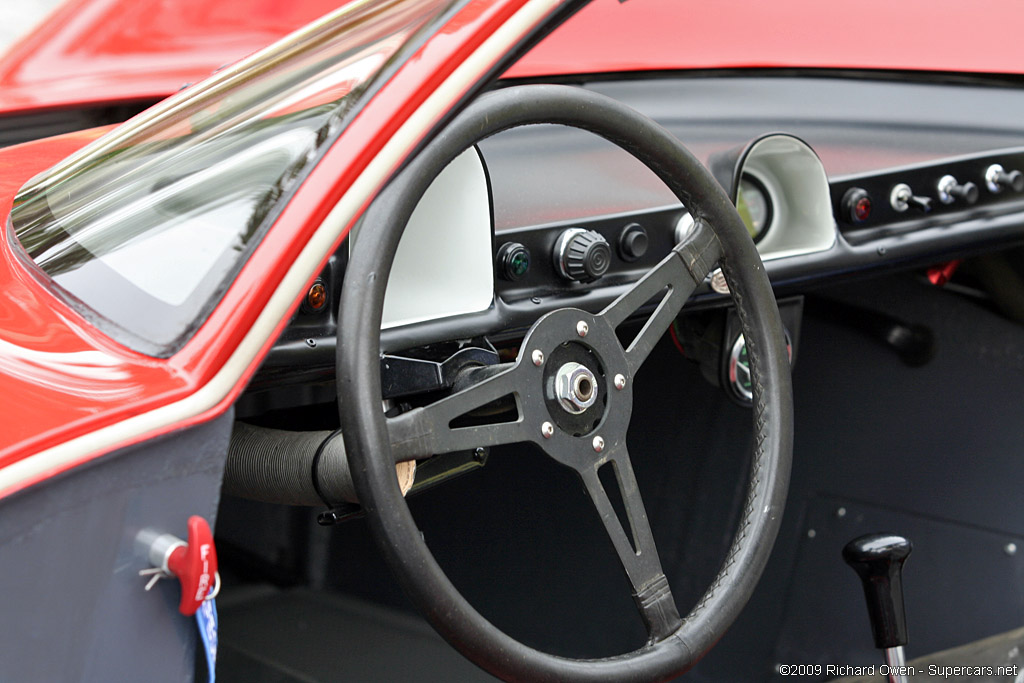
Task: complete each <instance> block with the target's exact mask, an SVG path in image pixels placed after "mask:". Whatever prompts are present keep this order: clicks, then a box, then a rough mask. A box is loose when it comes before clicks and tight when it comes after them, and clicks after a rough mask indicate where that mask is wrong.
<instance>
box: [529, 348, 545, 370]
mask: <svg viewBox="0 0 1024 683" xmlns="http://www.w3.org/2000/svg"><path fill="white" fill-rule="evenodd" d="M530 359H531V360H533V364H534V365H536V366H537V367H538V368H539V367H540V366H542V365H544V352H543V351H541V350H540V349H534V350H533V353H531V354H530Z"/></svg>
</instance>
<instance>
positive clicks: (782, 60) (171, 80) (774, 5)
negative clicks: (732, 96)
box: [0, 0, 1024, 114]
mask: <svg viewBox="0 0 1024 683" xmlns="http://www.w3.org/2000/svg"><path fill="white" fill-rule="evenodd" d="M339 4H340V2H339V0H295V1H294V2H281V1H280V0H221V1H219V2H210V1H209V0H177V1H176V2H174V3H168V2H165V1H164V0H70V1H69V2H67V3H66V4H65V5H64V6H63V7H61V8H60V9H59V10H58V11H57V12H56V13H55V14H54V15H53V16H52V17H51V18H50V19H49V20H47V21H46V22H45V23H44V24H43V25H42V26H41V27H40V29H38V30H37V31H36V32H35V33H33V34H31V35H30V36H28V37H27V38H26V39H25V40H23V41H22V42H21V43H20V44H18V45H16V46H15V47H14V48H12V50H11V51H10V52H9V53H8V54H7V55H6V56H5V57H4V58H2V59H0V114H2V113H5V112H7V113H10V112H14V111H19V110H29V109H45V108H54V107H71V106H83V105H90V104H100V103H109V102H125V101H133V100H155V99H160V98H163V97H166V96H167V95H169V94H171V93H173V92H175V91H176V90H177V89H178V88H180V87H181V86H182V84H184V83H191V82H195V81H198V80H200V79H202V78H204V77H205V76H206V75H208V74H209V73H210V71H211V70H213V69H216V68H217V67H219V66H222V65H224V64H226V63H230V62H233V61H235V60H237V59H240V58H241V57H243V56H245V55H247V54H249V53H251V52H253V51H255V50H257V49H260V48H262V47H264V46H265V45H267V44H269V43H271V42H273V41H274V40H275V39H277V38H279V37H281V36H283V35H285V34H286V33H288V32H290V31H292V30H294V29H296V28H298V27H300V26H302V25H304V24H306V23H308V22H309V21H311V20H313V19H315V18H317V17H319V16H321V15H322V14H325V13H326V12H328V11H330V10H333V9H334V8H335V7H337V6H338V5H339ZM967 8H968V6H967V5H964V4H963V3H961V2H951V1H946V2H934V1H932V0H905V1H902V2H889V1H888V0H856V1H855V2H820V1H815V0H781V1H779V2H753V1H751V0H746V1H742V2H741V1H740V0H721V1H716V2H707V1H705V0H701V1H700V2H698V1H697V0H629V1H628V2H626V3H624V4H621V3H619V2H617V0H596V1H595V2H593V3H592V4H591V5H590V6H589V7H587V8H586V9H584V10H583V11H582V12H581V13H580V14H579V15H578V16H576V17H574V18H573V19H572V20H571V21H570V22H568V23H567V24H566V25H565V26H563V27H562V28H560V29H559V30H558V31H556V32H555V33H554V34H553V35H552V36H550V37H549V38H548V39H546V40H545V41H543V42H542V43H541V44H540V45H539V46H538V47H537V48H536V49H534V50H533V51H532V52H531V53H530V54H528V55H526V57H525V58H524V59H522V60H521V61H520V62H519V63H518V64H516V65H515V66H514V67H513V68H512V69H511V70H510V71H509V73H508V74H507V75H508V76H509V77H535V76H547V75H559V74H583V73H615V72H628V71H637V70H643V71H663V70H673V69H706V68H751V67H797V68H802V67H810V68H818V67H828V68H857V69H897V70H924V71H959V72H979V73H1022V72H1024V41H1021V40H1020V39H1019V35H1018V34H1019V27H1020V26H1021V25H1022V23H1024V7H1022V6H1021V5H1020V4H1018V3H1011V2H1005V1H1000V2H995V1H994V0H978V2H975V3H971V4H970V5H969V12H967V11H966V10H967Z"/></svg>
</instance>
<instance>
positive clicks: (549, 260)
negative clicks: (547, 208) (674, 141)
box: [495, 207, 686, 302]
mask: <svg viewBox="0 0 1024 683" xmlns="http://www.w3.org/2000/svg"><path fill="white" fill-rule="evenodd" d="M685 213H686V212H685V211H684V210H683V209H682V208H681V207H676V208H668V209H652V210H650V211H640V212H634V213H625V214H618V215H614V216H606V217H602V218H590V219H583V220H572V221H563V222H560V223H551V224H548V225H540V226H533V227H528V228H519V229H516V230H508V231H505V232H502V233H500V234H499V235H498V238H497V239H496V240H495V244H496V246H497V248H498V250H499V251H500V249H501V247H502V246H503V245H504V244H507V243H509V242H515V243H518V244H522V245H523V246H524V247H526V249H528V250H529V252H530V256H531V258H530V261H531V264H530V269H529V271H528V272H527V273H526V274H525V275H524V276H522V277H521V278H519V279H516V280H510V279H508V278H505V277H502V274H501V272H500V270H499V272H498V273H497V274H496V277H495V290H496V294H497V296H499V297H500V298H501V299H503V300H504V301H508V302H512V301H519V300H522V299H529V298H531V297H537V296H541V297H543V296H549V295H551V294H556V293H562V294H568V295H571V293H572V292H576V291H579V292H582V291H585V290H587V289H590V288H593V287H598V286H607V285H616V284H626V283H629V282H633V281H636V280H638V279H639V278H640V276H641V275H643V274H644V273H646V272H647V271H648V270H650V269H651V268H652V267H654V266H655V265H657V263H658V262H659V261H660V260H661V259H663V258H664V257H665V255H666V254H668V252H669V250H671V249H672V247H674V246H675V244H676V242H675V238H674V235H675V229H676V223H678V221H679V219H680V218H681V217H682V216H683V214H685ZM637 227H639V228H642V229H643V231H644V232H645V233H646V235H647V241H648V243H647V247H646V252H645V253H644V254H643V255H642V256H639V257H637V258H634V259H629V258H627V257H624V255H623V253H622V250H621V248H620V242H621V239H622V236H623V233H624V232H625V231H627V230H635V229H637ZM572 229H583V230H592V231H594V232H596V233H598V234H600V235H601V236H602V237H604V239H605V240H606V241H607V242H608V244H609V245H610V247H611V253H612V257H611V264H610V265H609V267H608V271H607V273H605V274H604V275H603V276H602V277H601V278H600V280H597V281H595V282H593V283H584V282H574V281H572V280H569V279H567V278H565V277H563V276H562V275H561V274H560V273H559V272H558V270H557V268H556V267H555V264H554V261H555V256H554V251H555V247H556V242H557V240H558V238H559V236H560V235H561V234H562V233H563V232H564V231H566V230H572Z"/></svg>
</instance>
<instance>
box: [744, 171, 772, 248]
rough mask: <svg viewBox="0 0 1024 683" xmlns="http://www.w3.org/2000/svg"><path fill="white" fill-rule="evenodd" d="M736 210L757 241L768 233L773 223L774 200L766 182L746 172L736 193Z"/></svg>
mask: <svg viewBox="0 0 1024 683" xmlns="http://www.w3.org/2000/svg"><path fill="white" fill-rule="evenodd" d="M736 210H737V211H739V213H740V218H742V219H743V222H744V223H745V224H746V226H747V231H748V232H750V236H751V237H752V238H753V240H754V241H755V242H758V241H760V240H761V238H762V237H764V236H765V235H766V234H768V228H770V227H771V223H772V202H771V199H769V197H768V190H767V189H766V188H765V186H764V183H762V182H761V181H760V180H758V179H757V178H755V177H754V176H752V175H750V174H748V173H744V174H743V177H742V178H740V187H739V191H738V192H737V193H736Z"/></svg>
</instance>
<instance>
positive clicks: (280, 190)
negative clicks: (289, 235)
mask: <svg viewBox="0 0 1024 683" xmlns="http://www.w3.org/2000/svg"><path fill="white" fill-rule="evenodd" d="M449 4H451V0H426V1H424V0H363V1H358V0H357V1H356V2H352V3H349V4H348V5H346V6H345V7H343V8H341V9H340V10H338V11H336V12H334V13H332V14H330V15H328V16H327V17H324V18H323V19H321V20H320V21H318V22H316V23H314V24H311V25H310V26H308V27H306V28H304V29H302V30H300V31H298V32H296V33H294V34H292V35H291V36H289V37H287V38H285V39H284V40H282V41H280V42H279V43H277V44H275V45H273V46H271V47H270V48H267V49H266V50H263V51H261V52H258V53H256V54H254V55H252V56H251V57H249V58H247V59H245V60H243V61H242V62H240V63H238V64H236V65H233V66H231V67H229V68H227V69H224V70H223V71H221V72H219V73H217V74H215V75H214V76H212V77H211V78H210V79H208V80H206V81H204V82H203V83H200V84H199V85H197V86H195V87H193V88H189V89H187V90H185V91H183V92H181V93H179V94H178V95H176V96H174V97H172V98H170V99H169V100H167V101H166V102H164V103H162V104H161V105H158V106H157V107H154V108H153V109H151V110H149V111H148V112H145V113H143V114H142V115H140V116H139V117H138V118H137V119H135V120H133V121H130V122H128V123H127V124H125V125H124V126H122V127H120V128H118V129H115V130H114V131H112V132H111V133H110V134H108V135H106V136H104V137H102V138H100V139H98V140H97V141H96V142H94V143H93V144H91V145H89V146H88V147H86V148H84V149H83V150H82V151H80V152H79V153H78V154H76V155H74V156H72V157H70V158H69V159H67V160H65V161H64V162H63V163H62V164H60V165H59V166H57V167H54V168H53V169H51V170H49V171H47V172H46V173H44V174H42V175H40V176H38V177H36V178H35V179H33V180H32V181H30V182H29V183H28V184H27V185H26V186H25V187H24V188H22V190H21V191H20V192H19V193H18V195H17V197H16V198H15V205H14V208H13V210H12V212H11V226H12V227H13V231H14V234H15V235H16V237H17V239H18V241H20V243H21V246H22V247H23V248H24V250H25V251H26V252H27V254H28V255H29V256H30V257H31V258H32V259H33V260H34V261H35V263H36V265H38V266H39V267H40V268H41V269H42V270H43V271H44V272H45V273H46V274H47V275H49V276H50V278H52V279H53V281H54V282H56V284H57V285H58V287H59V288H60V289H62V290H63V291H64V292H66V293H67V294H69V295H70V296H69V297H68V298H69V300H70V301H72V303H74V304H76V305H83V304H84V305H85V306H86V307H88V308H89V309H91V311H92V312H94V313H98V314H100V316H102V317H103V318H104V319H106V320H107V321H109V322H112V323H114V325H115V326H116V327H115V329H114V330H112V335H113V336H115V338H118V339H120V340H121V341H123V342H124V343H126V344H128V345H129V346H132V347H133V348H135V349H137V350H139V351H143V352H145V353H150V354H153V355H167V354H169V353H172V352H173V351H175V350H176V349H177V348H178V347H180V345H181V344H182V343H184V341H185V340H186V339H187V338H188V335H189V333H190V332H191V331H193V330H194V329H195V328H196V327H198V325H199V323H201V321H202V318H203V314H204V313H205V312H207V311H208V309H209V308H210V307H211V306H212V304H213V303H215V302H216V299H217V297H218V295H219V294H220V293H221V292H222V291H223V290H224V289H225V288H226V287H227V285H228V284H229V281H230V276H231V275H233V274H234V272H235V271H236V270H237V269H238V268H239V267H240V266H241V264H242V262H243V261H244V258H245V256H246V255H247V254H248V253H250V251H251V249H252V248H253V246H254V245H255V244H256V243H257V242H258V241H259V238H260V237H261V236H262V234H263V232H264V231H265V229H266V227H267V226H268V223H269V222H270V220H271V219H272V218H273V216H274V215H276V213H277V212H278V211H279V209H280V206H281V205H282V204H283V198H285V197H286V195H287V193H288V192H289V191H290V190H291V189H293V188H294V186H295V185H296V184H297V183H298V182H299V181H300V180H301V179H302V178H303V177H304V176H305V174H306V173H307V172H308V171H309V170H310V169H311V168H312V166H313V165H314V164H315V163H316V161H317V160H318V159H319V158H320V156H321V154H322V153H323V152H324V151H325V148H326V146H327V143H328V142H329V141H330V140H333V139H334V138H335V137H336V135H337V134H338V133H339V132H340V130H341V129H342V127H343V126H344V124H345V122H346V121H347V118H346V115H348V114H351V113H352V111H353V107H354V105H355V104H356V103H357V102H359V101H360V99H361V98H360V96H361V95H362V94H363V93H365V92H367V90H368V88H369V85H370V84H371V83H372V81H373V79H374V78H375V77H376V76H377V75H379V74H381V72H382V70H383V69H384V68H385V67H386V66H387V65H389V64H392V63H394V62H395V61H396V53H397V52H398V50H399V48H401V47H402V46H403V45H404V44H405V43H406V42H408V41H409V40H410V39H411V38H412V37H413V35H414V34H415V33H416V31H417V30H419V29H421V28H422V27H423V26H424V25H425V24H426V23H427V22H428V21H430V20H431V19H432V18H434V17H436V16H437V15H439V14H440V13H441V12H442V11H443V10H444V9H445V7H447V6H448V5H449Z"/></svg>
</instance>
